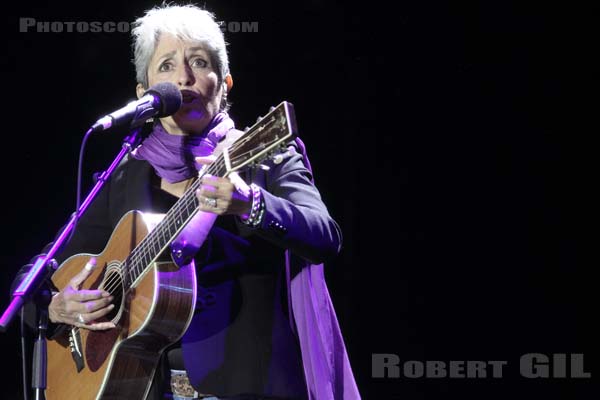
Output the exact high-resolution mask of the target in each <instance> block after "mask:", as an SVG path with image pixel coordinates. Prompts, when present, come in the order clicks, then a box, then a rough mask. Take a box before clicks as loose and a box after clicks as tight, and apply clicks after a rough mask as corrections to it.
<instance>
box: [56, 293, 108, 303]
mask: <svg viewBox="0 0 600 400" xmlns="http://www.w3.org/2000/svg"><path fill="white" fill-rule="evenodd" d="M103 297H104V298H107V297H110V293H108V292H105V291H104V290H78V291H76V292H73V293H69V294H65V298H66V300H69V301H76V302H80V303H83V302H86V301H91V300H98V299H101V298H103Z"/></svg>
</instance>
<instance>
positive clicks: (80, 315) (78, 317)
mask: <svg viewBox="0 0 600 400" xmlns="http://www.w3.org/2000/svg"><path fill="white" fill-rule="evenodd" d="M77 321H78V322H79V323H81V324H84V325H85V319H83V315H82V314H81V313H79V314H77Z"/></svg>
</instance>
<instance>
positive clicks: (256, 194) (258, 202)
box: [242, 183, 265, 228]
mask: <svg viewBox="0 0 600 400" xmlns="http://www.w3.org/2000/svg"><path fill="white" fill-rule="evenodd" d="M250 189H251V190H252V208H251V209H250V215H249V216H248V218H246V219H242V222H243V223H244V224H246V225H248V226H249V227H251V228H256V227H258V226H259V225H260V223H261V222H262V220H263V216H264V215H265V202H264V200H263V196H262V192H261V191H260V187H258V186H257V185H255V184H254V183H251V184H250Z"/></svg>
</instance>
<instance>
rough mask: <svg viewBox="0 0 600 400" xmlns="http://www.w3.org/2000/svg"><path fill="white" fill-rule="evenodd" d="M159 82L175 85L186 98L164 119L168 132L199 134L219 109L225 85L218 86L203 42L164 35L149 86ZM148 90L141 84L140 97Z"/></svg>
mask: <svg viewBox="0 0 600 400" xmlns="http://www.w3.org/2000/svg"><path fill="white" fill-rule="evenodd" d="M159 82H171V83H173V84H175V85H176V86H177V87H178V88H179V90H181V95H182V98H183V100H182V103H181V108H180V109H179V111H177V112H176V113H175V114H173V115H172V116H169V117H165V118H161V122H162V125H163V127H164V128H165V129H166V130H167V132H169V133H171V134H174V135H192V134H199V133H201V132H202V131H203V130H204V128H206V126H207V125H208V124H209V123H210V121H211V120H212V118H213V117H214V116H215V115H216V114H217V113H218V112H219V106H220V104H221V98H222V96H223V85H219V83H218V75H217V73H216V70H215V66H214V65H213V64H212V60H211V58H210V56H209V53H208V52H207V51H206V50H205V49H204V48H203V47H202V46H201V45H199V44H197V43H192V42H184V41H182V40H180V39H178V38H177V37H175V36H173V35H170V34H162V35H161V36H160V38H159V40H158V45H157V46H156V50H155V51H154V54H153V55H152V59H151V60H150V64H149V65H148V84H149V86H150V87H151V86H153V85H155V84H157V83H159ZM146 89H148V88H144V87H142V85H141V84H138V87H137V94H138V96H140V95H143V93H144V92H145V90H146Z"/></svg>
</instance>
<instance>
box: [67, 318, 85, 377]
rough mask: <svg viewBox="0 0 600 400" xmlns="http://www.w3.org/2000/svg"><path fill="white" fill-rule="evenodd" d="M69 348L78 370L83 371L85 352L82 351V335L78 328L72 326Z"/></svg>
mask: <svg viewBox="0 0 600 400" xmlns="http://www.w3.org/2000/svg"><path fill="white" fill-rule="evenodd" d="M69 348H70V349H71V357H73V361H74V362H75V366H76V367H77V372H81V370H82V369H83V367H84V366H85V365H84V362H83V353H82V351H81V335H80V334H79V329H77V328H71V330H70V331H69Z"/></svg>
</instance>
